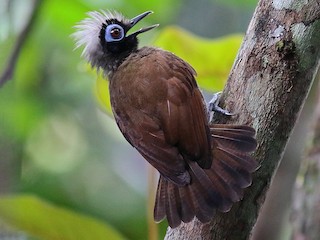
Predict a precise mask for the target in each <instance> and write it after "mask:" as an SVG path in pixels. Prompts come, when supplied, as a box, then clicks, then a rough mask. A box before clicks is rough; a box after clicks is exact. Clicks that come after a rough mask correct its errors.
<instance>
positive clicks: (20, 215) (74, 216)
mask: <svg viewBox="0 0 320 240" xmlns="http://www.w3.org/2000/svg"><path fill="white" fill-rule="evenodd" d="M0 219H1V220H3V221H4V222H5V223H7V224H8V225H9V226H12V227H14V228H17V229H19V230H23V231H24V232H26V233H27V234H29V235H31V236H35V237H38V238H40V239H44V240H57V239H63V240H85V239H88V240H91V239H95V240H99V239H101V240H106V239H113V240H117V239H124V237H123V236H121V235H120V234H119V233H118V232H116V231H115V230H114V229H112V228H111V227H110V226H108V225H107V224H105V223H103V222H101V221H99V220H97V219H94V218H91V217H88V216H84V215H81V214H79V213H75V212H72V211H70V210H67V209H64V208H61V207H57V206H55V205H52V204H50V203H48V202H46V201H44V200H42V199H40V198H38V197H36V196H32V195H16V196H2V197H1V198H0Z"/></svg>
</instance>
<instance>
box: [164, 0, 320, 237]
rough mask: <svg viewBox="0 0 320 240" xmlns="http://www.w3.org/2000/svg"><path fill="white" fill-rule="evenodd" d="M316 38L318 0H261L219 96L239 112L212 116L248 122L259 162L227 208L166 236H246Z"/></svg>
mask: <svg viewBox="0 0 320 240" xmlns="http://www.w3.org/2000/svg"><path fill="white" fill-rule="evenodd" d="M319 39H320V3H319V0H309V1H301V0H273V1H271V0H260V1H259V3H258V6H257V8H256V11H255V13H254V16H253V18H252V20H251V23H250V25H249V27H248V30H247V33H246V36H245V39H244V42H243V43H242V46H241V48H240V51H239V53H238V56H237V59H236V61H235V64H234V66H233V69H232V71H231V74H230V76H229V79H228V82H227V85H226V87H225V90H224V92H223V94H222V97H221V101H220V102H221V106H223V107H224V108H226V109H227V110H229V111H230V112H233V113H237V115H235V116H234V117H232V118H226V117H224V116H217V117H216V118H215V121H216V122H220V123H224V122H228V123H241V124H248V125H252V126H253V127H254V128H255V129H256V130H257V136H256V137H257V141H258V148H257V150H256V152H255V155H254V156H255V157H256V158H257V160H259V162H260V164H261V167H260V169H259V170H258V171H257V172H256V173H255V174H254V178H253V183H252V186H251V187H250V188H248V189H247V190H246V191H245V195H244V199H243V200H242V201H241V202H239V203H237V204H235V205H234V206H233V208H232V209H231V211H230V212H228V213H218V214H217V215H216V216H215V217H214V219H213V220H212V221H211V222H210V223H208V224H201V223H200V222H199V221H197V220H194V221H193V222H191V223H188V224H181V225H180V226H179V227H178V228H175V229H170V228H168V231H167V234H166V237H165V239H168V240H169V239H170V240H171V239H205V240H209V239H217V240H221V239H224V240H225V239H227V240H233V239H235V240H242V239H249V237H250V233H251V230H252V227H253V225H254V223H255V222H256V219H257V216H258V212H259V209H260V207H261V204H262V203H263V202H264V198H265V194H266V190H267V189H268V187H269V185H270V181H271V179H272V176H273V174H274V172H275V170H276V169H277V166H278V165H279V162H280V160H281V157H282V154H283V151H284V148H285V146H286V143H287V141H288V138H289V136H290V134H291V132H292V129H293V127H294V124H295V122H296V120H297V118H298V115H299V113H300V110H301V108H302V105H303V103H304V101H305V99H306V96H307V94H308V92H309V89H310V87H311V84H312V81H313V79H314V76H315V73H316V71H317V68H318V67H319V57H320V40H319Z"/></svg>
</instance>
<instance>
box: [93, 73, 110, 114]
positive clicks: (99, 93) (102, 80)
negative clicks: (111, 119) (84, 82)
mask: <svg viewBox="0 0 320 240" xmlns="http://www.w3.org/2000/svg"><path fill="white" fill-rule="evenodd" d="M94 93H95V96H96V99H97V101H98V104H99V106H100V109H101V110H102V111H103V112H105V113H107V114H108V115H110V116H113V115H112V109H111V103H110V94H109V82H108V80H107V79H106V77H104V76H103V74H102V73H100V74H98V76H97V80H96V84H95V88H94Z"/></svg>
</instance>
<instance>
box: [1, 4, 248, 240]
mask: <svg viewBox="0 0 320 240" xmlns="http://www.w3.org/2000/svg"><path fill="white" fill-rule="evenodd" d="M230 1H231V0H230ZM211 2H212V0H208V1H207V2H206V3H203V2H202V4H200V3H199V9H193V11H195V12H199V11H201V9H203V8H206V7H207V5H206V4H211ZM32 3H33V1H32V0H6V1H1V3H0V69H1V72H2V71H3V70H4V69H5V67H6V64H7V61H8V58H9V56H10V54H11V52H12V49H13V47H14V45H15V43H16V41H17V38H18V37H19V33H20V32H21V31H22V29H23V28H24V26H25V24H26V22H27V21H28V18H29V15H30V12H31V11H32ZM39 3H41V5H40V7H39V9H38V11H37V12H36V18H35V22H34V24H33V27H32V29H31V32H30V33H29V36H28V38H27V39H26V41H25V42H24V45H23V48H22V51H21V52H20V54H19V57H18V61H17V65H16V68H15V71H14V76H13V79H11V80H9V81H8V82H6V83H5V84H4V85H3V86H2V88H0V193H2V194H12V193H15V196H17V197H12V198H11V197H7V196H6V195H4V196H3V197H1V198H0V219H1V221H4V222H5V223H6V224H10V225H11V226H13V227H15V228H17V229H18V230H19V231H21V230H22V231H25V233H27V234H28V236H27V237H28V239H33V238H32V237H31V236H33V237H34V236H35V237H38V238H39V239H53V238H52V237H51V236H52V235H49V232H48V235H46V234H45V232H46V231H45V229H46V228H47V227H48V226H49V225H50V226H55V224H58V219H60V220H61V221H62V222H61V223H63V225H64V226H68V228H70V231H73V230H75V229H76V228H78V229H79V232H77V234H81V231H82V230H83V229H85V230H87V231H88V232H96V233H98V232H99V231H98V230H97V231H95V230H96V229H95V227H97V228H99V229H100V230H101V231H102V232H103V231H109V230H110V229H112V230H110V231H118V232H120V233H121V236H124V237H125V238H127V239H146V238H147V235H148V234H147V231H148V229H147V223H146V189H147V183H146V182H147V176H146V175H147V174H146V163H145V161H144V160H143V159H142V157H141V156H140V155H139V154H137V152H136V151H135V150H134V149H132V148H131V147H130V145H129V144H128V143H126V142H125V140H124V138H123V137H122V135H121V134H120V132H119V130H118V129H117V127H116V124H115V123H114V121H113V120H112V118H109V117H108V116H107V115H106V114H104V113H102V112H101V111H100V110H99V108H97V105H98V104H97V99H98V102H99V101H100V105H103V107H102V108H103V109H105V110H104V111H106V112H108V111H110V108H109V107H105V106H106V104H109V103H108V95H107V94H108V91H107V82H106V81H105V80H104V79H102V78H101V77H100V78H99V77H98V76H97V74H96V73H95V72H94V71H93V70H91V69H90V68H89V67H88V65H87V63H85V61H84V60H81V59H80V53H81V51H80V50H76V51H73V49H74V42H73V40H72V38H71V37H70V35H71V34H72V33H73V31H74V29H73V26H74V25H75V24H76V23H77V22H78V21H80V20H82V19H83V18H84V17H86V15H85V13H86V12H87V11H90V10H99V9H117V10H119V11H121V12H122V13H124V14H125V15H126V16H131V17H132V16H135V15H137V14H139V13H141V12H143V11H146V10H153V11H154V12H155V14H152V15H150V17H148V18H146V19H144V20H143V22H142V23H140V24H143V25H145V26H146V25H148V24H154V23H160V24H161V27H159V28H158V29H157V30H154V31H153V34H154V35H153V41H151V39H149V40H148V39H147V37H146V38H144V37H143V36H141V39H140V40H141V45H144V44H149V45H152V44H153V45H157V46H159V47H162V48H164V49H167V50H169V51H172V52H175V53H176V54H177V55H178V56H180V57H182V58H184V59H185V60H187V61H188V62H190V63H191V65H193V66H194V67H195V69H196V70H197V71H198V80H199V84H200V86H202V87H204V88H205V89H206V90H211V91H213V90H214V91H216V90H221V88H222V87H223V84H224V81H225V80H226V78H227V74H228V71H229V69H230V67H231V65H232V62H233V59H234V56H235V54H236V50H237V48H238V46H239V44H240V41H241V37H240V35H232V36H230V37H228V38H224V37H223V38H219V39H217V40H209V37H210V36H207V37H206V38H203V37H201V38H200V37H196V36H195V35H193V34H191V33H190V32H187V31H186V30H182V28H180V27H179V28H178V27H166V26H168V25H173V24H175V23H177V22H179V17H180V15H183V12H181V10H180V9H184V8H186V7H187V5H188V3H187V1H185V2H184V1H181V0H176V1H170V0H164V1H156V0H152V1H150V0H141V1H133V0H131V1H130V0H119V1H108V2H106V1H102V0H96V1H89V0H73V1H62V0H42V1H39ZM251 8H252V6H251ZM251 8H250V9H248V15H250V13H251V11H252V9H251ZM190 18H192V16H190ZM196 23H197V22H196V21H195V24H196ZM210 24H211V23H202V25H203V27H204V28H209V27H210ZM185 27H186V26H185ZM187 27H189V28H190V27H191V28H192V26H190V25H188V26H187ZM222 27H223V26H222ZM244 29H245V26H244ZM189 31H190V29H189ZM150 36H152V33H151V32H150V33H149V38H150ZM97 86H99V88H98V89H99V91H97ZM95 96H98V97H97V99H96V97H95ZM101 99H102V100H101ZM101 103H102V104H101ZM25 193H27V194H31V195H23V194H25ZM19 194H22V195H21V196H20V195H19ZM35 196H36V197H35ZM41 199H42V200H41ZM51 203H52V204H51ZM57 206H61V207H63V208H64V209H68V210H63V209H61V208H60V207H57ZM4 213H5V214H4ZM83 214H86V215H88V216H90V217H88V218H87V217H84V216H83ZM97 219H99V220H97ZM28 220H29V221H28ZM89 222H90V223H89ZM102 222H103V223H102ZM59 224H60V223H59ZM85 225H87V227H85ZM89 225H90V226H89ZM111 226H112V227H111ZM159 226H160V232H159V236H161V237H163V235H164V233H165V229H166V226H167V224H166V222H163V223H161V224H160V225H159ZM36 228H38V230H36ZM114 229H116V230H114ZM55 230H56V231H55V232H56V233H57V234H59V235H60V236H62V235H63V234H67V233H66V232H64V230H63V231H58V230H59V229H58V228H55ZM1 232H2V230H1V225H0V233H1ZM40 232H41V233H40ZM104 233H105V234H107V233H106V232H104ZM115 234H116V233H115ZM83 236H84V234H83ZM61 239H67V238H66V237H61ZM69 239H87V238H80V237H79V238H69ZM94 239H99V238H98V237H96V238H94ZM100 239H107V238H105V237H101V238H100ZM110 239H115V238H110Z"/></svg>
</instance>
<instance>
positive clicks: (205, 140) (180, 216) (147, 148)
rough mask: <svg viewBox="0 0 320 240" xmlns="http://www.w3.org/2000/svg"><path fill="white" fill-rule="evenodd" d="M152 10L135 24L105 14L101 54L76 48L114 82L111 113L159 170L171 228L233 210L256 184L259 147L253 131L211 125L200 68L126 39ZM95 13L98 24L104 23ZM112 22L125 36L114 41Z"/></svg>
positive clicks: (161, 201)
mask: <svg viewBox="0 0 320 240" xmlns="http://www.w3.org/2000/svg"><path fill="white" fill-rule="evenodd" d="M149 13H150V12H147V13H144V14H141V15H139V16H138V17H136V18H134V19H132V20H131V21H129V20H124V19H121V20H118V19H117V18H116V17H115V16H110V13H108V14H109V15H108V14H105V17H106V18H107V19H106V21H103V22H102V26H101V30H100V32H99V38H100V41H99V44H100V45H98V46H97V49H91V48H92V46H91V45H90V44H91V42H88V43H87V42H86V41H84V40H82V39H80V40H78V44H86V50H85V52H84V54H85V56H86V57H87V59H88V60H89V61H90V62H91V63H92V65H94V66H96V67H98V68H103V70H104V71H105V72H106V74H107V75H108V77H109V81H110V84H109V89H110V97H111V105H112V110H113V113H114V117H115V120H116V122H117V124H118V126H119V128H120V130H121V132H122V133H123V135H124V137H125V138H126V139H127V141H128V142H129V143H130V144H131V145H132V146H133V147H135V148H136V149H137V150H138V151H139V152H140V153H141V155H142V156H143V157H144V158H145V159H146V160H147V161H148V162H149V163H150V164H151V165H152V166H154V167H155V168H156V169H157V170H158V171H159V173H160V179H159V184H158V189H157V194H156V203H155V210H154V218H155V220H156V221H161V220H162V219H164V218H167V220H168V222H169V225H170V226H171V227H177V226H178V225H179V224H180V223H181V221H183V222H189V221H191V220H192V219H193V218H194V217H195V216H196V217H197V218H198V219H199V220H200V221H201V222H207V221H209V220H210V219H212V217H213V215H214V213H215V211H216V210H219V211H223V212H226V211H229V209H230V208H231V206H232V204H233V203H234V202H237V201H239V200H240V199H241V198H242V194H243V190H242V189H243V188H245V187H248V186H249V185H250V184H251V173H252V172H253V171H254V170H255V169H256V168H257V163H256V161H255V160H254V159H253V158H252V157H250V156H249V153H250V152H252V151H254V150H255V148H256V141H255V139H254V135H255V131H254V129H253V128H251V127H248V126H243V125H226V124H212V125H209V124H208V116H207V110H206V107H205V102H204V99H203V97H202V94H201V92H200V90H199V89H198V86H197V83H196V81H195V71H194V69H193V68H192V67H191V66H190V65H189V64H187V63H186V62H185V61H183V60H182V59H180V58H178V57H177V56H175V55H174V54H172V53H170V52H167V51H164V50H161V49H157V48H151V47H143V48H141V49H138V48H137V39H136V35H137V34H135V33H133V34H131V35H129V36H126V31H128V30H129V29H130V28H131V27H132V26H133V25H135V24H136V23H137V22H138V21H140V20H141V19H142V18H143V17H145V16H146V15H148V14H149ZM95 14H97V13H95ZM92 15H93V17H94V18H95V20H94V21H102V20H101V19H103V16H100V15H99V16H96V15H94V14H92ZM118 18H119V17H118ZM137 19H138V20H137ZM85 23H86V24H87V23H88V20H86V22H85ZM108 24H109V25H110V26H111V27H113V26H116V27H117V28H121V27H123V29H124V30H123V32H124V34H125V36H126V37H124V38H123V40H121V39H120V40H119V36H118V35H117V39H115V40H114V39H112V38H111V40H110V36H109V35H110V32H109V33H108V31H109V30H110V28H108V27H107V26H109V25H108ZM130 24H131V25H130ZM85 27H86V26H80V29H81V30H82V32H81V31H80V35H83V34H84V31H88V29H86V28H85ZM153 27H154V26H152V27H150V28H147V30H150V29H151V28H153ZM90 30H92V29H90ZM147 30H146V29H140V30H139V31H138V33H142V32H144V31H147ZM110 31H111V33H113V32H112V31H113V30H110ZM118 33H119V31H118V32H117V34H118ZM107 34H109V35H108V37H105V35H107ZM91 37H92V36H91ZM88 41H89V40H88ZM96 56H99V58H97V57H96Z"/></svg>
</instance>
